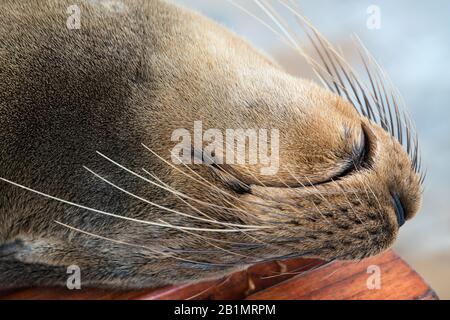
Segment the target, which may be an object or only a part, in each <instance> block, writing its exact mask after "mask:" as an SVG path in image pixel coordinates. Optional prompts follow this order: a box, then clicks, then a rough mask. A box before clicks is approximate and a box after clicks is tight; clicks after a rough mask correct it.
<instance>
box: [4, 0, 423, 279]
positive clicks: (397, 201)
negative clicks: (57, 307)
mask: <svg viewBox="0 0 450 320" xmlns="http://www.w3.org/2000/svg"><path fill="white" fill-rule="evenodd" d="M73 2H74V1H72V0H70V1H56V0H39V1H37V0H35V1H21V0H4V1H2V2H1V3H0V21H1V24H0V39H1V48H0V88H1V90H0V128H1V130H0V158H1V164H0V204H1V206H0V244H1V246H0V287H1V288H11V287H20V286H36V285H65V284H66V280H67V267H68V266H72V265H75V266H77V267H79V268H80V270H81V281H82V283H83V285H85V286H97V287H115V288H141V287H156V286H161V285H166V284H177V283H186V282H187V283H189V282H195V281H200V280H205V279H215V278H219V277H222V276H224V275H226V274H228V273H230V272H233V271H235V270H240V269H243V268H245V267H246V266H248V265H250V264H253V263H257V262H261V261H267V260H272V259H284V258H288V257H294V256H305V257H320V258H322V259H326V260H332V259H362V258H364V257H367V256H370V255H374V254H377V253H379V252H381V251H383V250H385V249H386V248H388V247H389V246H390V245H392V243H393V242H394V240H395V238H396V236H397V233H398V229H399V227H400V226H401V225H402V224H403V223H404V221H405V220H407V219H410V218H412V217H413V216H414V215H415V213H416V212H417V211H418V209H419V207H420V201H421V180H422V176H421V172H420V160H419V151H418V142H417V139H416V138H415V135H414V133H413V131H412V127H411V126H412V124H411V122H410V120H408V119H409V118H408V117H407V116H406V114H405V113H404V112H403V111H402V109H400V106H399V104H398V102H399V101H398V99H397V96H396V95H395V94H393V91H392V90H391V87H390V85H389V84H388V83H387V81H386V80H385V79H386V78H385V77H384V76H383V74H382V73H381V72H380V71H379V70H378V69H377V67H376V64H375V63H374V62H373V61H372V60H371V58H370V57H368V56H367V55H364V53H365V51H364V50H362V51H361V52H362V53H363V56H364V57H365V60H364V62H365V66H366V68H367V70H368V74H369V76H371V78H370V79H371V85H370V82H369V86H364V85H363V84H362V83H361V82H360V80H359V78H358V77H356V76H355V74H354V73H353V71H352V70H351V69H350V68H349V67H348V66H347V65H346V64H345V61H343V60H342V59H341V57H340V55H339V54H338V53H337V52H336V51H335V50H334V49H333V48H332V47H331V46H330V44H329V43H328V42H327V41H326V40H325V39H324V38H323V37H322V36H321V35H320V34H319V33H318V32H317V31H316V30H315V29H314V28H313V27H312V26H310V25H309V24H308V22H307V21H306V20H304V21H303V27H304V28H305V29H306V30H307V31H308V32H309V33H308V34H309V36H310V38H311V40H312V43H313V44H314V45H315V47H316V49H317V50H318V53H319V55H320V56H321V57H322V59H323V61H322V62H321V63H320V64H319V63H314V62H312V60H309V61H310V62H311V64H312V65H313V67H314V69H315V70H316V72H317V73H318V74H319V75H320V76H321V77H322V79H323V80H324V81H325V82H326V83H327V84H328V85H329V87H328V88H326V87H325V88H323V87H322V86H320V85H318V84H316V83H314V82H312V81H309V80H305V79H301V78H297V77H294V76H291V75H289V74H288V73H286V71H285V70H283V69H282V68H281V67H280V66H278V65H277V63H276V62H274V61H273V60H272V59H271V58H269V57H267V56H265V55H264V54H263V53H261V52H259V51H258V50H256V49H254V48H253V47H252V46H251V45H249V44H248V43H247V42H246V41H244V40H242V39H240V38H239V37H238V36H236V35H235V34H233V33H231V32H229V31H227V30H226V29H224V28H223V27H221V26H219V25H218V24H216V23H215V22H213V21H211V20H209V19H207V18H205V17H203V16H201V15H199V14H197V13H194V12H191V11H189V10H187V9H183V8H181V7H179V6H176V5H173V4H170V3H168V2H165V1H160V0H152V1H144V0H142V1H112V0H110V1H106V0H104V1H102V0H96V1H94V0H79V1H76V2H77V4H76V6H75V7H73V5H74V4H73ZM283 3H284V2H283ZM284 4H285V5H286V6H288V8H291V9H293V8H292V7H290V6H289V5H288V4H287V3H284ZM267 9H270V8H267ZM293 12H294V13H295V14H296V11H295V10H294V9H293ZM73 14H79V17H70V15H73ZM296 15H297V14H296ZM69 18H71V19H72V18H79V19H80V20H79V21H75V23H73V24H70V21H68V20H67V19H69ZM298 18H299V19H301V16H300V15H298ZM72 22H73V21H72ZM71 26H72V27H71ZM290 45H292V46H295V43H293V42H292V41H291V42H290ZM308 59H309V58H308ZM345 81H348V83H347V84H345ZM358 90H359V91H358ZM357 92H359V95H357V94H356V93H357ZM352 94H353V95H352ZM196 122H201V124H202V128H203V130H207V129H210V128H214V129H216V130H218V131H219V132H226V131H227V130H228V129H243V130H246V129H258V130H267V131H266V132H269V131H270V132H278V139H277V140H276V141H275V140H271V141H270V142H268V144H269V145H268V146H267V149H268V150H272V151H273V150H275V149H272V145H275V144H277V143H279V144H278V148H277V150H278V151H277V152H276V155H277V157H278V160H279V161H278V166H277V167H276V170H275V171H273V172H271V174H263V172H262V171H261V169H263V167H264V165H263V164H262V163H260V162H257V163H252V164H250V163H237V164H236V163H231V164H230V163H229V162H227V161H222V160H223V158H220V155H219V154H218V153H219V152H217V154H216V153H210V154H206V153H205V150H204V149H202V148H200V149H199V148H197V147H195V144H194V146H192V147H191V149H190V150H191V153H190V154H189V157H191V155H192V159H197V160H199V159H200V160H201V161H200V163H198V161H197V162H193V163H189V164H185V163H175V162H176V161H175V162H174V161H173V158H172V155H173V153H172V151H171V150H173V148H174V146H175V145H176V144H177V143H179V142H180V141H178V140H176V139H175V141H173V140H174V139H173V134H174V132H177V130H180V129H184V130H187V131H190V130H192V128H193V127H194V123H196ZM273 130H277V131H273ZM201 136H202V135H201ZM403 145H404V146H406V148H404V147H403ZM232 148H234V147H232ZM405 149H406V150H405ZM216 151H217V150H216ZM219 151H220V150H219ZM267 154H269V155H270V154H271V151H269V152H268V153H267ZM211 158H212V159H211ZM205 160H211V161H205Z"/></svg>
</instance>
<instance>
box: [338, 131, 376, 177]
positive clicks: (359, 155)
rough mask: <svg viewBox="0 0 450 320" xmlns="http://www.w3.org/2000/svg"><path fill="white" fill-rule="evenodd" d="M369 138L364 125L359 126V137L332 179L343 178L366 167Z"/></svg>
mask: <svg viewBox="0 0 450 320" xmlns="http://www.w3.org/2000/svg"><path fill="white" fill-rule="evenodd" d="M369 152H370V139H369V137H368V134H367V130H366V128H365V127H364V125H362V126H361V138H360V141H359V142H358V143H356V144H355V145H354V146H353V148H352V153H351V157H350V159H349V160H348V161H347V165H346V166H345V168H343V170H342V171H341V172H340V173H339V174H338V175H336V176H335V178H333V179H334V180H336V179H340V178H343V177H345V176H347V175H349V174H351V173H352V172H354V171H356V170H359V169H360V168H362V167H366V166H367V165H368V162H369Z"/></svg>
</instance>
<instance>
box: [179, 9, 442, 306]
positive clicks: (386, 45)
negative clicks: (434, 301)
mask: <svg viewBox="0 0 450 320" xmlns="http://www.w3.org/2000/svg"><path fill="white" fill-rule="evenodd" d="M174 1H175V2H177V3H180V4H182V5H184V6H186V7H189V8H192V9H195V10H197V11H199V12H202V13H203V14H205V15H207V16H209V17H211V18H212V19H214V20H216V21H217V22H219V23H220V24H222V25H225V26H226V27H228V28H229V29H231V30H233V31H234V32H235V33H237V34H238V35H240V36H241V37H243V38H245V39H247V40H248V41H250V42H251V43H253V44H254V45H255V46H256V47H258V48H260V49H262V50H263V51H265V52H266V53H267V54H269V55H270V56H272V57H273V58H274V59H275V60H276V61H277V62H278V63H280V64H281V65H283V66H285V67H286V70H287V71H288V72H290V73H293V74H295V75H298V76H301V77H304V78H314V75H313V74H312V73H311V71H310V69H309V67H308V66H307V65H306V64H305V62H304V61H303V59H302V58H301V57H300V56H299V55H298V54H297V53H296V52H295V51H293V50H292V49H290V48H289V47H288V46H287V45H286V44H285V42H283V41H281V40H280V39H279V38H278V37H277V36H276V35H275V34H273V33H272V32H271V31H270V30H269V29H268V28H266V27H264V26H263V25H262V24H261V23H260V22H258V21H257V20H256V19H254V18H252V17H250V16H249V15H247V14H246V13H245V12H243V11H241V10H240V9H238V8H237V7H236V6H234V5H233V4H232V3H231V2H229V1H227V0H195V1H192V0H174ZM234 1H235V3H237V4H239V5H241V6H244V7H245V8H247V9H248V10H249V11H250V12H251V13H253V14H255V15H257V16H259V17H260V18H264V19H265V21H267V22H270V19H269V18H268V17H267V16H265V15H264V12H263V11H262V10H261V9H259V8H258V6H256V5H255V4H254V3H253V2H252V1H250V0H234ZM271 3H272V4H274V6H276V8H277V11H278V12H279V14H280V15H281V16H282V17H283V18H284V19H287V21H291V22H292V21H293V16H292V14H291V13H290V12H289V11H288V10H286V9H285V8H284V7H283V6H280V5H277V3H276V1H272V2H271ZM297 3H298V4H299V6H300V7H301V9H302V12H303V13H304V14H305V15H306V16H307V17H308V18H309V19H310V20H311V21H312V22H313V23H314V25H315V26H316V27H317V28H318V29H319V30H320V31H321V32H322V34H324V35H325V36H326V37H327V38H328V39H329V40H330V41H331V42H332V43H334V44H337V45H338V46H340V47H341V48H343V51H344V52H346V51H347V50H346V48H350V47H351V46H352V45H353V42H352V38H351V35H352V34H357V35H358V36H359V37H360V38H361V39H362V41H363V43H364V44H365V45H366V46H367V48H368V49H369V51H370V52H371V53H372V54H373V55H374V57H375V58H376V59H377V60H378V61H379V62H380V64H381V65H382V66H383V67H384V69H385V71H386V72H387V73H388V74H389V75H390V77H391V78H392V80H393V82H394V84H395V85H396V86H397V88H398V89H399V91H400V92H401V93H402V95H403V97H404V99H405V101H406V104H407V105H408V107H409V109H410V113H411V116H412V118H413V119H414V120H415V122H416V125H417V129H418V132H419V134H420V139H421V145H422V155H423V161H424V165H425V167H426V169H427V179H426V181H425V193H424V202H423V206H422V209H421V212H420V213H419V214H418V216H417V217H416V218H415V219H413V220H412V221H410V222H408V223H406V224H405V225H404V226H403V227H402V229H401V230H400V235H399V239H398V241H397V243H396V246H395V249H396V251H397V252H398V253H399V254H400V255H401V256H402V257H403V258H404V259H405V260H406V261H408V262H409V263H410V264H411V265H412V266H413V267H414V268H415V269H416V270H417V271H418V272H419V273H420V274H421V275H422V276H423V278H424V279H425V280H426V281H427V282H428V283H429V284H430V285H431V286H432V287H433V288H434V289H435V290H436V292H437V293H438V295H439V296H440V298H441V299H450V170H449V166H450V124H449V121H450V108H449V107H450V106H449V101H450V1H448V0H433V1H419V0H414V1H411V0H396V1H389V0H379V1H376V0H369V1H367V0H339V1H336V0H297ZM378 18H379V19H378ZM373 19H376V20H373ZM272 25H273V23H272ZM292 25H293V26H294V23H293V24H292ZM273 26H274V25H273ZM303 39H304V40H305V45H306V44H307V41H306V39H305V38H303ZM353 54H354V55H353V56H352V55H350V56H348V55H347V58H348V60H349V61H350V62H353V63H354V64H357V63H358V62H359V61H357V58H358V56H357V52H354V51H353Z"/></svg>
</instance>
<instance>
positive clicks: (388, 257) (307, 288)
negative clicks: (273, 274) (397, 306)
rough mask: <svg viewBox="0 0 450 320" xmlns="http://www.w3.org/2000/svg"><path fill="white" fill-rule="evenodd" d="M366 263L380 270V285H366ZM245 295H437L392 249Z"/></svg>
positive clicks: (369, 297) (359, 297)
mask: <svg viewBox="0 0 450 320" xmlns="http://www.w3.org/2000/svg"><path fill="white" fill-rule="evenodd" d="M369 266H377V267H378V268H379V270H380V276H381V278H380V279H381V282H380V288H379V289H369V288H368V285H367V280H368V278H369V277H370V276H371V275H372V274H371V273H368V267H369ZM247 299H299V300H300V299H314V300H318V299H351V300H372V299H392V300H403V299H418V300H426V299H437V296H436V294H435V293H434V292H433V290H431V289H430V287H429V286H428V285H427V284H426V283H425V282H424V281H423V279H422V278H421V277H420V276H419V275H418V274H417V273H416V272H415V271H414V270H413V269H411V267H410V266H408V264H407V263H406V262H404V261H403V260H402V259H401V258H400V257H398V256H397V255H396V254H395V253H393V252H392V251H389V252H387V253H385V254H382V255H379V256H377V257H372V258H369V259H366V260H363V261H361V262H359V263H351V262H336V263H333V264H331V265H329V266H326V267H324V268H321V269H318V270H316V271H314V272H311V273H305V274H302V275H299V276H297V277H295V278H293V279H290V280H289V281H285V282H283V283H280V284H278V285H276V286H273V287H271V288H270V290H262V291H260V292H258V293H255V294H253V295H250V296H249V297H247Z"/></svg>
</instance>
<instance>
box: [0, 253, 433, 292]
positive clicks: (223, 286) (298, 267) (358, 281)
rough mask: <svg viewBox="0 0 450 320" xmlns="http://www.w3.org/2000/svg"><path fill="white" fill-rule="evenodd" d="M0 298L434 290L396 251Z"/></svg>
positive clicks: (272, 264) (37, 289)
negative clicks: (210, 277)
mask: <svg viewBox="0 0 450 320" xmlns="http://www.w3.org/2000/svg"><path fill="white" fill-rule="evenodd" d="M371 265H376V266H378V267H379V268H380V271H381V273H380V276H381V286H380V288H379V289H372V290H371V289H368V286H367V279H368V278H369V277H370V276H371V274H370V273H368V272H367V268H368V267H369V266H371ZM0 299H144V300H155V299H253V300H255V299H269V300H271V299H417V300H427V299H437V296H436V294H435V293H434V291H433V290H432V289H431V288H430V287H429V286H428V285H427V284H426V283H425V282H424V281H423V279H422V278H421V277H420V276H419V275H418V274H417V273H416V272H415V271H414V270H413V269H411V267H409V266H408V265H407V264H406V263H405V262H404V261H403V260H402V259H401V258H400V257H398V256H397V255H396V254H395V253H394V252H392V251H388V252H385V253H384V254H381V255H379V256H376V257H372V258H369V259H366V260H363V261H361V262H358V263H356V262H334V263H331V264H325V263H324V262H322V261H320V260H311V259H293V260H287V261H280V262H269V263H264V264H259V265H255V266H252V267H250V268H249V269H248V270H246V271H242V272H237V273H235V274H233V275H231V276H229V277H227V278H224V279H221V280H217V281H209V282H203V283H198V284H194V285H181V286H169V287H164V288H158V289H146V290H139V291H114V290H99V289H81V290H68V289H66V288H30V289H25V290H16V291H10V292H4V293H0Z"/></svg>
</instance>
